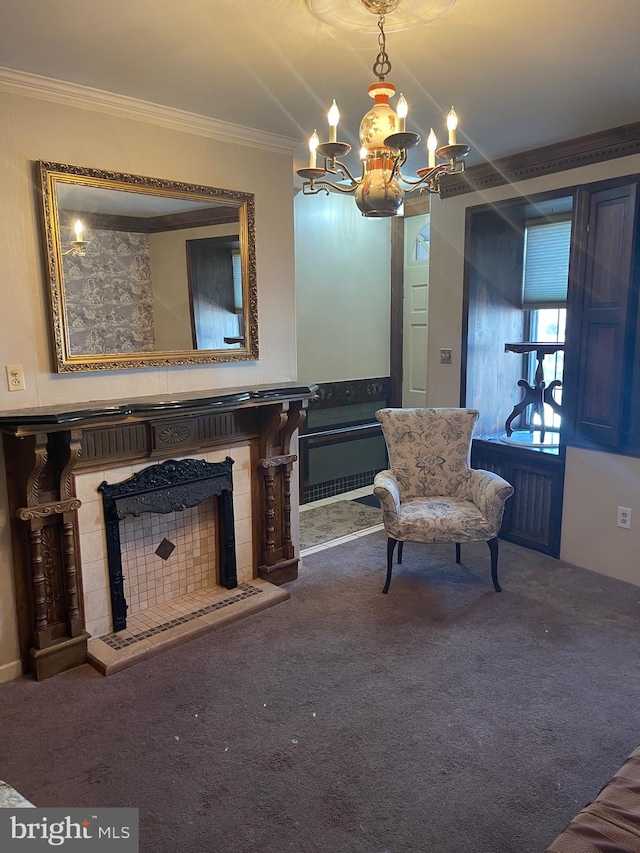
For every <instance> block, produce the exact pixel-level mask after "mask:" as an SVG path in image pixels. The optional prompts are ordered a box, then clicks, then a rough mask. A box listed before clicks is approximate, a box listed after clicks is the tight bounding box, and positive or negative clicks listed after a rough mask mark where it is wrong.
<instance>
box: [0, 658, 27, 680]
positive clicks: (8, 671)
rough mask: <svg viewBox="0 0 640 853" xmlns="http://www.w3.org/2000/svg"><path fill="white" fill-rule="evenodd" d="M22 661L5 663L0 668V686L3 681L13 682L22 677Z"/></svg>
mask: <svg viewBox="0 0 640 853" xmlns="http://www.w3.org/2000/svg"><path fill="white" fill-rule="evenodd" d="M22 674H23V673H22V661H20V660H12V661H11V663H5V664H2V666H0V684H4V682H5V681H14V680H15V679H16V678H20V677H21V676H22Z"/></svg>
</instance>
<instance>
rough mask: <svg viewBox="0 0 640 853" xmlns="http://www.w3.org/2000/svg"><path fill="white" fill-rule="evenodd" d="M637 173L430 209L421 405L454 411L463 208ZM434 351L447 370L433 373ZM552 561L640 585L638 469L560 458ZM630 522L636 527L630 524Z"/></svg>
mask: <svg viewBox="0 0 640 853" xmlns="http://www.w3.org/2000/svg"><path fill="white" fill-rule="evenodd" d="M638 173H640V156H639V155H634V156H632V157H624V158H620V159H618V160H611V161H610V162H607V163H598V164H595V165H592V166H584V167H582V168H579V169H571V170H569V171H567V172H561V173H558V174H555V175H548V176H544V177H540V178H533V179H531V180H527V181H523V182H521V183H519V184H511V185H507V186H503V187H497V188H495V189H491V190H488V191H486V192H477V193H470V194H468V195H462V196H458V197H454V198H451V199H444V200H441V199H438V198H434V199H433V203H432V206H431V268H430V294H429V355H428V361H427V364H428V381H427V388H428V401H427V402H428V405H430V406H457V405H459V401H460V397H459V393H460V391H459V389H460V350H461V343H462V341H461V335H462V291H463V276H464V234H465V211H466V208H467V207H470V206H473V205H477V204H485V203H488V202H497V201H501V200H503V199H508V198H515V197H518V196H522V197H526V196H527V195H533V194H535V193H539V192H544V191H546V190H553V189H559V188H564V187H571V186H574V185H576V184H584V183H591V182H594V181H600V180H605V179H607V178H614V177H618V176H622V175H634V174H638ZM441 347H451V348H452V350H453V364H452V366H451V367H449V366H446V365H441V364H440V363H439V359H438V358H437V357H436V356H437V353H438V352H439V350H440V348H441ZM565 479H566V482H565V501H564V510H563V518H562V544H561V553H560V556H561V557H562V559H564V560H568V561H569V562H572V563H576V564H577V565H580V566H584V567H585V568H588V569H593V570H594V571H597V572H600V573H602V574H605V575H610V576H613V577H624V579H625V580H628V581H631V582H633V583H636V584H639V585H640V561H639V560H638V557H637V555H638V554H639V553H640V461H639V460H637V459H631V458H629V457H624V456H616V455H614V454H607V453H601V452H593V451H589V450H582V449H576V448H572V449H570V451H569V452H568V454H567V460H566V473H565ZM619 505H621V506H629V507H631V508H632V509H635V512H636V517H635V518H634V527H633V528H632V530H620V529H619V528H617V527H616V511H617V507H618V506H619ZM636 518H637V519H638V521H636Z"/></svg>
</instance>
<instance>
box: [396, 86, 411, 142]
mask: <svg viewBox="0 0 640 853" xmlns="http://www.w3.org/2000/svg"><path fill="white" fill-rule="evenodd" d="M408 112H409V104H408V103H407V99H406V98H405V96H404V95H403V94H402V92H400V97H399V98H398V108H397V110H396V113H397V114H398V133H404V131H405V126H406V119H407V114H408Z"/></svg>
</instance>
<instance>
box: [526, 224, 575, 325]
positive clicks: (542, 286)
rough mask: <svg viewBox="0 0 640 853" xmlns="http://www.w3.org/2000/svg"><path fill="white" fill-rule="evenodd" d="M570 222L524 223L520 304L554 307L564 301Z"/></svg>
mask: <svg viewBox="0 0 640 853" xmlns="http://www.w3.org/2000/svg"><path fill="white" fill-rule="evenodd" d="M570 244H571V221H570V220H568V219H567V220H561V221H558V222H543V223H535V224H534V223H531V224H527V225H526V226H525V244H524V274H523V287H522V305H523V307H524V308H531V309H536V308H553V307H558V304H559V303H561V304H564V303H566V301H567V285H568V283H569V247H570Z"/></svg>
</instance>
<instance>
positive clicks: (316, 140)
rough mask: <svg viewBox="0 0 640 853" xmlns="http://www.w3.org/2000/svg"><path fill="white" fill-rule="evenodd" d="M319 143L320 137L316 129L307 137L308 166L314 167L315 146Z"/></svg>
mask: <svg viewBox="0 0 640 853" xmlns="http://www.w3.org/2000/svg"><path fill="white" fill-rule="evenodd" d="M319 144H320V137H319V136H318V131H317V130H314V131H313V134H312V135H311V138H310V139H309V168H310V169H315V168H316V148H317V147H318V145H319Z"/></svg>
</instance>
